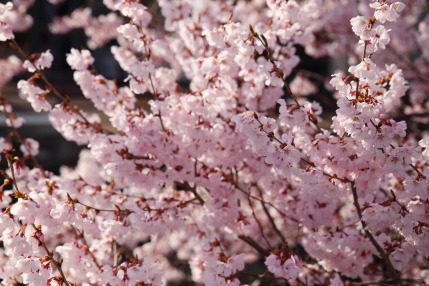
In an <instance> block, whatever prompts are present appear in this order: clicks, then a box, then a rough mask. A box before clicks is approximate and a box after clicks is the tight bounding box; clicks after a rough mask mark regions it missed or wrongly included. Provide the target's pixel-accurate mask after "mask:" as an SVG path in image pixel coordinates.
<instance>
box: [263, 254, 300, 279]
mask: <svg viewBox="0 0 429 286" xmlns="http://www.w3.org/2000/svg"><path fill="white" fill-rule="evenodd" d="M265 265H266V266H267V267H268V270H269V271H270V272H271V273H273V274H274V275H275V276H276V277H282V278H285V279H296V278H298V274H299V273H300V272H301V271H302V269H303V265H302V261H301V259H300V258H299V257H298V256H297V255H296V254H293V253H290V251H287V250H286V251H275V252H273V253H271V254H270V255H269V256H268V257H267V258H266V259H265Z"/></svg>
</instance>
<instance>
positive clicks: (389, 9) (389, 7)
mask: <svg viewBox="0 0 429 286" xmlns="http://www.w3.org/2000/svg"><path fill="white" fill-rule="evenodd" d="M369 6H370V7H371V8H374V9H375V12H374V17H375V18H376V19H377V20H378V21H380V22H381V23H384V22H386V21H389V22H393V21H396V19H398V18H399V12H401V11H402V10H403V9H404V8H405V4H404V3H402V2H395V3H393V4H388V3H384V4H381V3H380V2H375V3H372V4H369Z"/></svg>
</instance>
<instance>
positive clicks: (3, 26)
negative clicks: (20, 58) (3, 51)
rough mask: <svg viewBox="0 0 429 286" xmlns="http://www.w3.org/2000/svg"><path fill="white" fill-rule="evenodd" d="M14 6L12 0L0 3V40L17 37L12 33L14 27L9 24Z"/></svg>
mask: <svg viewBox="0 0 429 286" xmlns="http://www.w3.org/2000/svg"><path fill="white" fill-rule="evenodd" d="M12 8H13V4H12V2H8V3H7V4H6V5H5V4H0V42H4V41H7V40H10V39H14V38H15V36H14V35H13V33H12V27H11V26H10V25H9V24H8V18H9V17H10V15H9V13H10V12H11V11H12Z"/></svg>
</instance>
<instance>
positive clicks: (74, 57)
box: [67, 48, 94, 71]
mask: <svg viewBox="0 0 429 286" xmlns="http://www.w3.org/2000/svg"><path fill="white" fill-rule="evenodd" d="M70 52H71V53H70V54H67V63H68V64H69V66H71V68H72V69H74V70H77V71H81V70H86V69H88V67H89V66H90V65H92V64H93V63H94V58H93V57H92V56H91V53H90V52H89V51H88V50H81V51H79V50H77V49H74V48H72V49H71V51H70Z"/></svg>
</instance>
